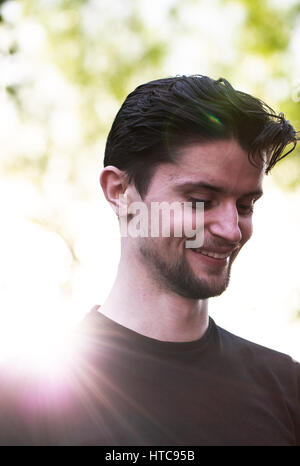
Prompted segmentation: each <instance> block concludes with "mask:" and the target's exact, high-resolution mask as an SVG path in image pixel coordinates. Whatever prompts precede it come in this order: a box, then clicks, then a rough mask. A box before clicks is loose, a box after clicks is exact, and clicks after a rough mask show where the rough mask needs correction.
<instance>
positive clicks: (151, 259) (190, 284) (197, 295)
mask: <svg viewBox="0 0 300 466" xmlns="http://www.w3.org/2000/svg"><path fill="white" fill-rule="evenodd" d="M139 251H140V253H141V255H142V257H143V259H144V262H145V265H146V267H147V268H148V270H150V272H151V275H152V278H153V279H154V281H155V282H156V283H157V284H158V285H159V287H160V288H163V289H165V290H169V291H173V292H174V293H176V294H178V295H180V296H183V297H184V298H189V299H208V298H212V297H214V296H219V295H220V294H222V293H223V292H224V291H225V290H226V288H227V286H228V284H229V281H230V271H231V265H232V262H233V260H234V258H235V256H234V257H230V260H229V263H228V265H227V267H226V269H225V270H223V271H222V272H220V274H218V275H217V276H216V275H211V276H210V277H209V278H201V277H199V276H197V275H196V274H195V273H194V271H193V269H192V267H191V266H190V265H189V262H188V260H187V258H186V255H185V254H182V255H181V257H177V258H175V259H174V260H173V261H172V258H171V259H170V260H169V261H168V260H167V259H165V258H164V257H163V255H162V253H161V252H159V250H158V248H157V247H156V244H155V242H152V241H150V242H149V241H143V243H142V244H141V245H140V247H139ZM192 254H196V253H192Z"/></svg>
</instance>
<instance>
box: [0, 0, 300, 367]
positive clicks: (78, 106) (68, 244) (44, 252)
mask: <svg viewBox="0 0 300 466" xmlns="http://www.w3.org/2000/svg"><path fill="white" fill-rule="evenodd" d="M299 52H300V3H299V1H298V2H297V1H294V0H285V1H284V2H282V1H280V0H269V1H267V0H235V1H232V0H152V1H150V0H113V1H111V0H23V1H12V0H8V1H3V0H2V1H1V0H0V121H1V125H0V148H1V152H0V203H1V220H0V221H1V227H0V360H1V361H4V362H8V361H9V364H12V365H13V364H15V365H19V366H24V364H25V362H26V361H31V363H33V362H35V364H38V367H40V368H42V367H45V365H46V362H47V361H48V362H49V363H50V365H51V364H52V362H53V361H54V359H53V358H54V356H55V355H54V353H55V351H56V353H55V354H56V356H55V357H58V358H61V355H62V353H63V351H64V350H65V347H64V344H65V342H66V340H67V339H66V335H67V334H68V332H69V330H70V328H71V327H72V326H73V325H74V324H75V323H76V322H78V321H80V319H81V318H82V317H83V316H84V315H85V314H86V313H87V312H88V311H89V310H90V308H91V307H92V306H93V305H94V304H96V303H99V304H101V303H102V302H103V301H104V299H105V297H106V296H107V294H108V292H109V289H110V287H111V286H112V283H113V280H114V276H115V273H116V270H117V265H118V259H119V253H120V245H119V230H118V223H117V220H116V218H115V216H114V214H113V211H112V210H111V209H110V207H109V206H108V205H107V203H106V202H105V200H104V196H103V194H102V192H101V189H100V186H99V181H98V179H99V173H100V171H101V169H102V161H103V152H104V145H105V139H106V137H107V134H108V131H109V129H110V126H111V124H112V121H113V118H114V116H115V114H116V112H117V110H118V108H119V106H120V104H121V103H122V101H123V100H124V98H125V97H126V95H127V94H128V93H129V92H130V91H132V90H133V89H134V88H135V87H136V86H137V85H139V84H141V83H143V82H146V81H149V80H152V79H156V78H161V77H167V76H172V75H176V74H193V73H196V74H206V75H209V76H211V77H213V78H215V79H217V78H219V77H221V76H222V77H225V78H227V79H228V80H229V81H230V82H231V83H232V84H233V86H234V87H236V88H237V89H239V90H242V91H245V92H249V93H252V94H254V95H256V96H258V97H260V98H262V99H263V100H265V101H266V102H267V103H268V104H269V105H271V106H272V107H273V108H274V109H275V110H276V111H277V112H279V111H282V112H284V113H285V116H286V117H287V118H288V119H289V120H290V121H291V123H292V124H293V125H294V126H295V127H296V129H297V130H299V129H300V112H299V110H300V53H299ZM264 188H265V196H264V198H263V199H262V200H260V201H259V202H258V204H257V208H256V212H255V214H254V227H255V232H254V235H253V239H252V240H251V241H250V242H249V243H248V244H247V245H246V246H245V248H244V250H243V251H242V252H241V254H240V256H239V258H238V259H237V261H236V263H235V266H234V267H233V271H232V279H231V285H230V287H229V288H228V290H227V291H226V292H225V293H224V294H223V295H222V296H220V297H218V298H214V299H211V300H210V313H211V315H212V316H213V318H214V319H215V321H216V322H217V323H218V324H219V325H221V326H223V327H225V328H226V329H228V330H229V331H232V332H234V333H237V334H238V335H240V336H242V337H244V338H248V339H250V340H252V341H255V342H257V343H260V344H263V345H265V346H269V347H271V348H274V349H277V350H279V351H283V352H286V353H288V354H290V355H291V356H293V357H294V358H295V359H298V360H300V341H299V338H300V273H299V263H300V240H299V232H300V189H299V188H300V150H299V149H298V150H296V151H295V152H294V153H293V154H292V155H290V156H288V157H287V158H286V159H284V160H283V161H282V162H280V163H279V164H278V166H277V167H275V168H274V169H273V171H272V173H271V174H270V175H269V176H268V177H266V180H265V187H264Z"/></svg>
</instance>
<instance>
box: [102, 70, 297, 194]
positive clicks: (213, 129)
mask: <svg viewBox="0 0 300 466" xmlns="http://www.w3.org/2000/svg"><path fill="white" fill-rule="evenodd" d="M231 138H235V139H236V140H237V141H238V142H239V144H240V146H241V147H242V148H243V149H244V150H245V151H246V152H247V153H248V157H249V161H250V162H251V163H252V164H254V165H258V164H261V163H262V160H264V158H265V163H266V165H265V173H268V172H269V171H270V170H271V168H272V167H273V166H274V165H275V164H276V163H277V162H278V161H279V160H281V159H282V158H283V157H285V156H286V155H287V154H289V153H290V152H291V151H292V150H293V149H294V148H295V147H296V144H297V139H298V138H297V134H296V131H295V130H294V128H293V127H292V125H291V124H290V123H289V121H287V120H286V119H285V118H284V115H283V113H279V114H278V115H277V114H276V113H275V112H274V110H273V109H272V108H270V107H269V106H268V105H267V104H265V103H264V102H262V101H261V100H259V99H257V98H255V97H253V96H251V95H249V94H246V93H244V92H240V91H237V90H235V89H234V88H233V87H232V86H231V84H230V83H229V82H228V81H227V80H226V79H224V78H220V79H218V80H213V79H211V78H209V77H207V76H201V75H193V76H176V77H173V78H166V79H158V80H156V81H151V82H149V83H146V84H143V85H141V86H138V87H137V88H136V89H135V90H134V91H133V92H131V93H130V94H129V95H128V97H127V98H126V99H125V101H124V103H123V105H122V106H121V108H120V110H119V112H118V113H117V115H116V118H115V120H114V122H113V125H112V128H111V130H110V133H109V135H108V138H107V143H106V148H105V157H104V166H107V165H114V166H116V167H117V168H119V169H120V170H124V172H125V173H126V175H127V178H128V182H133V183H134V185H135V187H136V189H137V190H138V191H139V193H140V195H141V196H142V198H143V197H144V196H145V194H146V192H147V189H148V186H149V183H150V180H151V176H152V175H153V172H154V169H155V168H156V167H157V165H159V164H160V163H164V162H174V161H175V160H176V155H177V154H178V150H179V149H180V148H182V147H183V146H185V145H187V144H189V143H192V142H210V141H214V140H221V139H231ZM290 143H292V144H293V147H292V148H291V149H290V150H289V151H288V152H286V153H285V154H283V151H284V149H285V147H286V146H287V145H288V144H290ZM282 154H283V155H282ZM266 157H267V158H266Z"/></svg>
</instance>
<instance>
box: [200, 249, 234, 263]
mask: <svg viewBox="0 0 300 466" xmlns="http://www.w3.org/2000/svg"><path fill="white" fill-rule="evenodd" d="M191 253H192V254H193V256H198V260H201V261H202V262H203V263H205V264H208V265H212V266H215V267H225V266H226V265H227V264H228V262H229V258H230V255H229V256H228V257H225V258H224V259H217V258H216V257H209V256H205V255H204V254H201V252H195V251H194V250H193V249H191Z"/></svg>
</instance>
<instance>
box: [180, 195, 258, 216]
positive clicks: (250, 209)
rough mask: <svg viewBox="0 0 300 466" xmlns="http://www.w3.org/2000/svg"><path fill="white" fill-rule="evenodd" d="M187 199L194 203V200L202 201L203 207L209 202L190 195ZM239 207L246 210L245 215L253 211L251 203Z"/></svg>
mask: <svg viewBox="0 0 300 466" xmlns="http://www.w3.org/2000/svg"><path fill="white" fill-rule="evenodd" d="M188 201H189V202H193V203H195V202H204V207H205V206H206V207H207V206H208V204H209V203H210V202H211V201H207V200H205V199H196V198H195V197H190V198H189V199H188ZM239 207H240V208H243V209H246V210H247V214H246V215H251V214H253V211H254V206H253V205H251V206H248V205H244V204H240V205H239ZM194 208H195V206H194V205H193V209H194Z"/></svg>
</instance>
